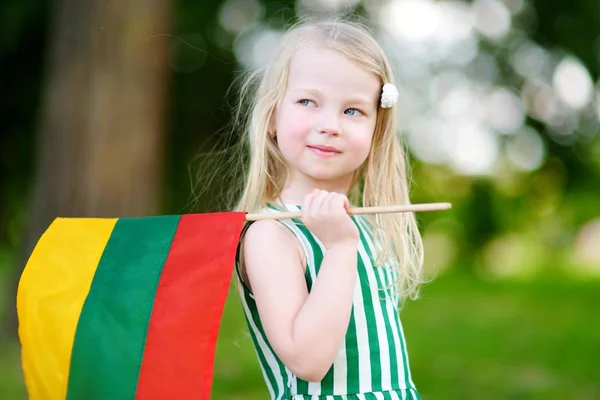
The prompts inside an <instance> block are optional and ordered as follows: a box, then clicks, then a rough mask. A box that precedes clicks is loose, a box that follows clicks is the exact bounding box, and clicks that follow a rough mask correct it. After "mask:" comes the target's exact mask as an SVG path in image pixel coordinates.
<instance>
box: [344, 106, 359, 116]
mask: <svg viewBox="0 0 600 400" xmlns="http://www.w3.org/2000/svg"><path fill="white" fill-rule="evenodd" d="M345 113H346V114H348V115H351V116H354V115H360V114H361V112H360V110H357V109H356V108H349V109H347V110H346V111H345Z"/></svg>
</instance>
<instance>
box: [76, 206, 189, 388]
mask: <svg viewBox="0 0 600 400" xmlns="http://www.w3.org/2000/svg"><path fill="white" fill-rule="evenodd" d="M179 218H180V217H179V216H160V217H146V218H125V219H119V220H118V221H117V223H116V225H115V228H114V230H113V232H112V235H111V237H110V239H109V240H108V243H107V244H106V248H105V249H104V252H103V254H102V257H101V258H100V262H99V264H98V268H97V269H96V274H95V275H94V279H93V281H92V285H91V287H90V291H89V293H88V296H87V298H86V301H85V303H84V305H83V308H82V311H81V315H80V318H79V322H78V325H77V330H76V332H75V339H74V342H73V351H72V355H71V365H70V368H69V382H68V388H67V399H73V400H78V399H86V400H95V399H98V400H100V399H116V398H120V399H123V398H129V399H133V398H134V396H135V392H136V387H137V381H138V376H139V372H140V366H141V363H142V358H143V353H144V345H145V341H146V333H147V328H148V322H149V320H150V315H151V313H152V307H153V304H154V296H155V293H156V288H157V286H158V281H159V278H160V275H161V272H162V269H163V265H164V262H165V260H166V258H167V255H168V254H169V250H170V247H171V243H172V241H173V237H174V235H175V231H176V230H177V225H178V223H179Z"/></svg>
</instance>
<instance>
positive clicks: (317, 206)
mask: <svg viewBox="0 0 600 400" xmlns="http://www.w3.org/2000/svg"><path fill="white" fill-rule="evenodd" d="M327 195H328V193H327V192H326V191H325V190H319V191H318V192H317V194H316V195H315V198H314V200H313V202H312V204H311V209H310V213H311V216H312V217H313V218H316V217H317V216H318V215H320V214H321V210H322V208H323V201H324V200H325V198H326V197H327Z"/></svg>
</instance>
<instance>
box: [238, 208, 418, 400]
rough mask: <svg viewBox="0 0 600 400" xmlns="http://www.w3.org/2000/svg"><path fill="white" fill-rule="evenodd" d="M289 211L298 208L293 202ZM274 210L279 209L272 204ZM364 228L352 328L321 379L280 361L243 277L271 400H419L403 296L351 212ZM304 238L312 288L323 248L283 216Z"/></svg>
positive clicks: (248, 312) (243, 294) (248, 313)
mask: <svg viewBox="0 0 600 400" xmlns="http://www.w3.org/2000/svg"><path fill="white" fill-rule="evenodd" d="M287 208H288V209H289V210H290V211H299V209H300V208H299V207H298V206H293V205H289V206H287ZM269 212H277V210H276V209H274V208H273V209H269ZM352 219H353V220H354V222H355V223H356V224H357V226H358V228H359V232H360V242H359V247H358V252H359V254H358V280H357V284H356V287H355V290H354V300H353V307H352V314H351V316H350V323H349V326H348V331H347V333H346V336H345V340H344V343H343V345H342V346H341V348H340V350H339V351H338V354H337V356H336V359H335V361H334V363H333V365H332V367H331V369H330V370H329V372H328V373H327V375H326V376H325V377H324V378H323V380H322V381H320V382H307V381H304V380H302V379H299V378H297V377H296V376H295V375H294V374H293V373H292V372H291V371H290V370H289V369H287V368H286V366H285V365H284V364H283V363H282V362H281V361H280V360H279V358H278V357H277V355H276V354H275V352H274V351H273V349H272V347H271V345H270V344H269V341H268V339H267V337H266V335H265V332H264V330H263V328H262V325H261V323H260V318H259V315H258V311H257V307H256V303H255V301H254V298H253V296H252V293H251V292H250V291H249V290H248V288H247V287H246V286H245V285H244V283H243V282H242V279H241V278H240V274H239V269H238V268H237V267H236V271H237V272H238V274H237V276H238V280H239V283H240V284H239V285H238V287H239V288H240V289H239V290H240V297H241V300H242V305H243V307H244V313H245V316H246V322H247V324H248V328H249V331H250V335H251V337H252V341H253V343H254V347H255V349H256V352H257V355H258V360H259V364H260V367H261V369H262V373H263V376H264V378H265V382H266V384H267V389H268V391H269V394H270V396H271V399H276V400H283V399H292V400H304V399H311V400H318V399H326V400H342V399H344V400H345V399H347V400H353V399H364V400H370V399H395V400H419V399H420V396H419V394H418V392H417V390H416V388H415V384H414V383H413V381H412V378H411V374H410V368H409V363H408V355H407V350H406V342H405V339H404V332H403V330H402V324H401V322H400V318H399V315H398V311H397V306H398V298H397V296H396V294H395V292H394V290H393V289H391V288H390V284H391V283H392V282H393V280H394V273H393V271H391V270H390V269H389V268H385V267H378V268H374V267H373V255H374V252H373V251H372V250H373V243H372V241H371V236H370V230H369V228H368V226H367V225H366V223H365V222H366V221H365V220H364V219H363V217H359V216H352ZM281 222H282V223H283V224H285V226H286V227H287V228H289V229H290V230H291V232H292V233H293V234H294V235H295V236H296V237H297V238H298V239H299V240H300V243H301V244H302V247H303V248H304V251H305V252H306V256H307V265H306V273H305V277H306V283H307V286H308V290H309V291H310V289H311V288H312V285H313V283H314V282H315V279H316V277H317V274H318V272H319V267H320V265H321V261H322V259H323V251H324V247H323V245H322V244H321V242H320V241H319V240H318V239H317V238H316V237H315V236H314V235H313V234H312V233H311V232H310V231H309V230H308V228H306V226H304V225H303V224H302V222H301V221H300V220H283V221H281Z"/></svg>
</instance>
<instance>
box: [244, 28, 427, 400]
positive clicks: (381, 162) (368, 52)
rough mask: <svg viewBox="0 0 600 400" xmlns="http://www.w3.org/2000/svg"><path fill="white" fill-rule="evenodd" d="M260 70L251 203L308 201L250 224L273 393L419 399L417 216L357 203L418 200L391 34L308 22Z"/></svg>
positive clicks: (248, 298) (248, 257) (257, 307)
mask: <svg viewBox="0 0 600 400" xmlns="http://www.w3.org/2000/svg"><path fill="white" fill-rule="evenodd" d="M253 77H260V78H261V79H260V83H259V85H258V88H257V91H256V93H255V95H254V97H253V105H252V107H249V108H246V109H247V110H248V109H249V116H248V128H247V134H248V141H249V145H250V150H251V160H250V166H249V170H248V175H247V183H246V186H245V189H244V192H243V195H242V197H241V200H240V201H239V204H238V207H237V208H238V209H239V210H245V211H248V212H280V211H282V210H289V211H297V210H301V212H302V218H301V219H300V220H283V221H279V222H275V221H267V220H264V221H259V222H255V223H253V224H251V225H249V226H247V228H246V229H245V232H244V234H243V237H242V240H241V241H240V251H239V253H238V260H237V261H238V262H237V263H236V264H237V268H236V270H237V273H238V279H239V287H240V295H241V299H242V304H243V307H244V311H245V315H246V319H247V323H248V327H249V329H250V333H251V336H252V339H253V343H254V346H255V348H256V351H257V354H258V359H259V363H260V366H261V368H262V371H263V375H264V378H265V381H266V383H267V387H268V390H269V393H270V396H271V398H272V399H419V395H418V393H417V390H416V388H415V385H414V383H413V380H412V378H411V374H410V370H409V363H408V356H407V346H406V343H405V340H404V334H403V330H402V325H401V323H400V320H399V316H398V312H397V309H398V305H399V302H400V300H401V299H404V298H407V297H413V298H414V297H416V294H417V289H418V285H419V284H420V283H421V267H422V258H423V257H422V242H421V239H420V235H419V232H418V229H417V226H416V223H415V218H414V216H413V215H412V214H408V213H403V214H393V215H385V216H383V215H380V216H376V217H374V218H371V219H368V218H362V217H361V218H359V217H354V216H353V217H351V216H349V214H348V213H347V212H346V210H347V209H348V207H349V206H350V204H356V205H361V206H373V205H389V204H407V203H408V202H409V199H408V187H407V176H406V165H405V160H404V152H403V150H402V148H401V145H400V142H399V140H398V138H397V132H396V113H395V110H394V108H393V103H395V99H396V97H397V91H396V90H395V86H393V81H394V78H393V76H392V71H391V68H390V65H389V62H388V60H387V58H386V56H385V54H384V52H383V50H382V48H381V47H380V45H379V44H378V43H377V42H376V40H375V39H374V38H373V36H372V35H371V34H370V33H369V32H368V31H367V30H366V29H365V28H363V27H362V26H360V25H358V24H355V23H350V22H339V21H327V22H313V23H304V24H300V25H297V26H295V27H294V28H292V29H290V30H289V31H288V32H287V33H286V34H285V35H284V36H283V38H282V40H281V42H280V44H279V46H278V48H277V49H276V50H275V51H274V54H273V57H272V59H271V61H270V63H269V64H268V65H267V66H266V67H265V69H264V71H262V73H261V74H258V73H255V74H253V75H252V76H251V78H253ZM249 82H250V81H249ZM249 87H250V85H249V84H248V85H245V88H246V89H247V88H249ZM245 93H247V92H245ZM241 107H242V106H241Z"/></svg>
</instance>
